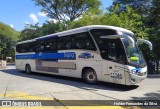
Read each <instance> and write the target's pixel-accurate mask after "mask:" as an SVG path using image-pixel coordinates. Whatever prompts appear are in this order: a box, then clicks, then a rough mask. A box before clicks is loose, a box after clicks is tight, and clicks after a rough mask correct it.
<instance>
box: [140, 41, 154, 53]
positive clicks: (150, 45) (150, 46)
mask: <svg viewBox="0 0 160 109" xmlns="http://www.w3.org/2000/svg"><path fill="white" fill-rule="evenodd" d="M140 42H142V43H145V44H147V45H148V46H149V49H150V50H152V49H153V46H152V43H151V42H150V41H148V40H144V39H138V42H137V43H138V44H139V43H140Z"/></svg>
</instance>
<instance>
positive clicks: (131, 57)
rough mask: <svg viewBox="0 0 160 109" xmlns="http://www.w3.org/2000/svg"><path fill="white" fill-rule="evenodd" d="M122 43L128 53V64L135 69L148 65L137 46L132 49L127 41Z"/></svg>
mask: <svg viewBox="0 0 160 109" xmlns="http://www.w3.org/2000/svg"><path fill="white" fill-rule="evenodd" d="M122 42H123V45H124V49H125V51H126V56H127V60H128V63H129V64H130V65H133V66H135V67H144V66H145V65H146V62H145V60H144V57H143V54H142V52H141V51H140V50H139V48H138V46H137V44H135V46H134V47H130V46H129V42H128V41H127V40H126V39H122Z"/></svg>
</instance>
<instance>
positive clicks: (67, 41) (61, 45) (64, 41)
mask: <svg viewBox="0 0 160 109" xmlns="http://www.w3.org/2000/svg"><path fill="white" fill-rule="evenodd" d="M57 45H58V50H66V49H71V36H62V37H59V38H58V40H57Z"/></svg>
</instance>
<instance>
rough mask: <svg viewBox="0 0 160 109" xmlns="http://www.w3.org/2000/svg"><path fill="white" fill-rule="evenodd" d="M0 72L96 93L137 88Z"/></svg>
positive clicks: (51, 76) (45, 75) (10, 70)
mask: <svg viewBox="0 0 160 109" xmlns="http://www.w3.org/2000/svg"><path fill="white" fill-rule="evenodd" d="M0 71H2V72H4V73H7V74H10V75H15V76H21V77H25V78H32V79H38V80H42V81H49V82H55V83H60V84H66V85H70V86H74V87H78V88H80V89H84V90H92V91H97V90H98V89H102V90H112V91H129V90H134V89H136V88H138V87H139V86H137V85H133V86H124V85H118V84H113V83H106V82H98V83H97V84H94V85H90V84H86V83H84V82H83V81H82V79H77V78H71V77H64V76H56V75H49V74H41V73H32V74H26V73H25V72H21V71H18V70H16V69H5V70H0Z"/></svg>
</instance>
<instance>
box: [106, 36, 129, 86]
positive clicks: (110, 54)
mask: <svg viewBox="0 0 160 109" xmlns="http://www.w3.org/2000/svg"><path fill="white" fill-rule="evenodd" d="M106 45H107V60H108V64H107V67H108V68H107V69H108V74H109V82H113V83H118V84H125V70H124V68H125V64H126V61H125V51H124V49H123V44H122V42H121V40H120V39H109V40H108V39H107V41H106Z"/></svg>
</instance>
